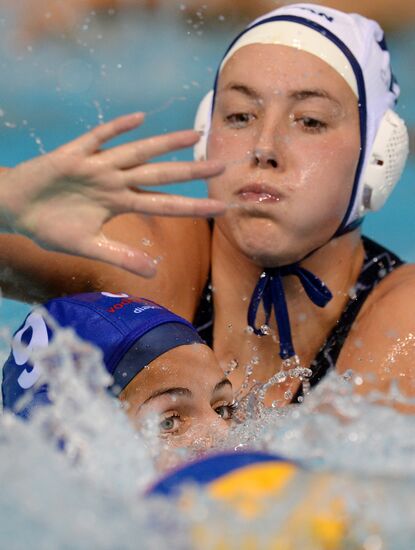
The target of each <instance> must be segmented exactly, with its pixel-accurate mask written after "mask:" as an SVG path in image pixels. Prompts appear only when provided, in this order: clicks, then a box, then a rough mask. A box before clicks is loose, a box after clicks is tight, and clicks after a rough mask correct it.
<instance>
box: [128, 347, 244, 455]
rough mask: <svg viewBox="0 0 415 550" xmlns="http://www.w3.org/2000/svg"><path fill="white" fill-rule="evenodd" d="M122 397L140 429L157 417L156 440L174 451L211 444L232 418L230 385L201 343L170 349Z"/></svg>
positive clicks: (210, 352)
mask: <svg viewBox="0 0 415 550" xmlns="http://www.w3.org/2000/svg"><path fill="white" fill-rule="evenodd" d="M120 399H121V400H122V401H124V402H126V403H128V407H126V409H127V410H126V412H127V414H128V416H129V417H130V418H131V420H132V421H133V422H134V424H135V425H137V427H138V428H140V427H142V426H143V425H144V423H145V422H146V420H147V419H149V418H153V419H154V418H157V422H158V427H159V433H160V436H161V437H163V438H165V439H166V440H167V442H168V443H169V445H171V446H174V447H195V448H205V447H209V446H211V445H212V444H213V443H214V442H215V440H217V439H220V437H221V436H222V435H224V433H226V431H227V428H228V426H229V423H230V420H231V417H232V402H233V392H232V385H231V383H230V382H229V380H228V379H227V378H225V377H224V375H223V371H222V370H221V368H220V367H219V364H218V362H217V360H216V358H215V356H214V354H213V352H212V350H211V349H210V348H208V347H207V346H205V345H202V344H192V345H184V346H179V347H177V348H173V349H171V350H170V351H168V352H166V353H164V354H163V355H161V356H160V357H158V358H157V359H155V360H154V361H152V362H151V363H150V365H149V366H148V367H147V368H145V369H144V370H143V371H141V372H140V374H139V375H138V376H136V377H135V378H134V379H133V380H132V381H131V382H130V384H129V385H128V386H127V387H126V388H125V389H124V390H123V391H122V393H121V394H120Z"/></svg>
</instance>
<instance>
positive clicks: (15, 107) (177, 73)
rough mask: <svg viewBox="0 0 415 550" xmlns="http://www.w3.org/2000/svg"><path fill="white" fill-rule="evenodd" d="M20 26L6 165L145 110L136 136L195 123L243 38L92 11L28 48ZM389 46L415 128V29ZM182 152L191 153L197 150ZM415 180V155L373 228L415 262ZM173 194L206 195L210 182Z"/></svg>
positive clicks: (0, 140) (6, 123) (1, 62)
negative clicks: (223, 62) (236, 40)
mask: <svg viewBox="0 0 415 550" xmlns="http://www.w3.org/2000/svg"><path fill="white" fill-rule="evenodd" d="M14 28H15V25H14V21H13V16H12V15H11V14H10V13H7V12H4V11H3V12H0V68H1V72H2V76H3V78H2V89H1V94H0V109H1V111H0V114H1V117H0V145H1V146H0V165H5V166H13V165H15V164H16V163H19V162H22V161H24V160H26V159H29V158H31V157H33V156H35V155H38V154H39V152H40V150H42V149H44V150H46V151H50V150H52V149H53V148H55V147H57V146H59V145H61V144H62V143H64V142H66V141H68V140H70V139H73V138H75V137H76V136H78V135H79V134H81V133H82V132H84V131H85V130H86V129H88V128H89V127H90V126H93V125H96V124H97V123H99V122H100V120H102V119H104V120H109V119H111V118H112V117H115V116H117V115H120V114H124V113H128V112H133V111H136V110H143V111H146V112H147V113H148V115H147V120H146V123H145V125H144V127H142V128H141V129H140V130H138V131H135V132H133V133H132V134H131V136H130V138H133V137H141V136H146V135H151V134H153V133H160V132H165V131H172V130H176V129H182V128H188V127H191V126H192V123H193V117H194V113H195V110H196V108H197V105H198V102H199V100H200V98H201V97H202V95H203V94H204V93H205V92H206V91H207V90H208V89H209V87H210V86H211V83H212V80H213V75H214V72H215V70H216V66H217V63H218V60H219V59H220V57H221V55H222V53H223V51H224V48H225V47H226V45H227V44H228V42H229V37H230V36H232V35H233V34H234V30H233V29H232V27H231V26H230V25H229V24H228V22H227V21H226V20H223V19H218V20H217V21H216V22H215V24H213V25H212V24H211V25H210V26H209V28H207V27H205V26H204V25H199V24H195V22H194V21H191V22H189V21H186V20H183V18H181V17H179V14H177V17H176V16H175V15H174V14H173V13H169V14H166V15H161V14H148V13H142V12H140V13H136V12H131V13H129V14H127V15H125V16H123V15H120V14H115V15H113V16H110V15H108V16H107V17H106V18H105V19H102V18H101V19H98V18H97V17H96V16H94V15H93V14H92V15H90V16H89V17H88V18H86V19H85V20H84V21H82V22H81V23H80V24H79V25H78V26H77V28H76V32H75V35H76V38H73V37H72V38H69V37H55V38H54V39H48V40H44V41H40V42H34V43H33V44H29V45H27V44H26V45H24V46H19V44H18V41H17V39H16V35H15V32H14ZM389 46H390V49H391V51H392V57H393V59H394V60H395V63H394V67H395V72H396V75H397V77H398V80H399V82H400V84H401V88H402V96H401V100H400V104H399V112H400V113H401V115H402V116H403V117H404V118H405V119H406V120H407V122H408V124H409V126H412V127H415V102H414V100H413V98H414V97H415V93H414V92H415V81H414V79H413V77H412V75H413V74H414V69H415V58H414V56H413V51H414V48H415V32H412V31H411V30H408V31H401V32H400V33H399V34H396V35H392V36H390V37H389ZM119 141H123V140H119ZM176 156H177V158H191V151H186V152H183V153H180V154H179V155H176ZM414 179H415V159H414V157H412V158H411V159H410V161H409V163H408V166H407V168H406V170H405V173H404V176H403V178H402V180H401V181H400V183H399V185H398V186H397V188H396V190H395V192H394V193H393V195H392V197H391V199H390V200H389V201H388V203H387V205H386V206H385V207H384V208H383V210H382V211H381V212H379V213H376V214H375V215H369V216H368V217H367V220H366V221H365V224H364V233H365V234H367V235H368V236H370V237H372V238H374V239H376V240H378V241H379V242H381V243H382V244H384V245H386V246H388V247H390V248H391V249H392V250H393V251H395V252H396V253H398V254H399V255H400V256H401V257H402V258H404V259H405V260H408V261H415V243H414V235H415V222H414V211H415V206H414V205H415V201H414V199H415V187H414ZM170 190H171V191H173V192H180V193H184V194H188V195H192V196H204V195H205V194H206V190H205V186H204V184H203V183H202V182H196V183H194V184H192V185H191V186H189V185H174V186H171V187H170ZM57 231H59V228H58V227H57ZM138 238H139V236H138ZM27 311H28V306H27V305H25V304H21V303H18V302H15V301H11V300H3V301H2V304H1V307H0V326H2V325H5V324H6V325H8V326H9V327H11V328H15V327H17V325H18V324H19V323H20V322H21V321H22V319H23V317H24V315H25V314H26V313H27ZM0 347H1V346H0Z"/></svg>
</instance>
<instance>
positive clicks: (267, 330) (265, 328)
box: [261, 325, 271, 335]
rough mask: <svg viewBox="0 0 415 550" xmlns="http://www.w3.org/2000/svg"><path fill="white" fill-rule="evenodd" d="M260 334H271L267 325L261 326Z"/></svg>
mask: <svg viewBox="0 0 415 550" xmlns="http://www.w3.org/2000/svg"><path fill="white" fill-rule="evenodd" d="M261 332H262V334H265V335H268V334H271V328H270V327H269V326H268V325H261Z"/></svg>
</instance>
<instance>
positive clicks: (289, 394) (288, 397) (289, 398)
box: [284, 390, 293, 401]
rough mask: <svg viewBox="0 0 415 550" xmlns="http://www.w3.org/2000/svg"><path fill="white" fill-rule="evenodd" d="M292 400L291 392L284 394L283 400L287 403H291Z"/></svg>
mask: <svg viewBox="0 0 415 550" xmlns="http://www.w3.org/2000/svg"><path fill="white" fill-rule="evenodd" d="M292 398H293V392H292V391H291V390H287V391H286V392H285V393H284V399H286V400H287V401H291V399H292Z"/></svg>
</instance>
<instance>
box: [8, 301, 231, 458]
mask: <svg viewBox="0 0 415 550" xmlns="http://www.w3.org/2000/svg"><path fill="white" fill-rule="evenodd" d="M48 316H50V318H52V319H53V320H54V321H55V322H56V323H57V324H58V325H60V326H62V327H71V328H73V329H74V331H75V332H76V334H77V335H78V336H79V337H80V338H81V339H83V340H85V341H87V342H90V343H92V344H94V345H95V346H97V347H98V348H99V349H100V350H101V351H102V354H103V363H104V365H105V367H106V369H107V370H108V372H109V373H110V374H111V376H112V377H113V383H112V386H111V388H110V389H111V392H112V393H113V394H114V395H116V396H118V397H119V399H121V400H122V401H123V403H124V404H126V405H127V406H126V407H125V408H126V412H127V414H128V416H129V417H130V418H131V420H132V421H133V422H134V423H135V424H136V425H137V426H138V427H140V426H141V425H142V423H143V420H144V419H145V418H147V417H148V416H149V415H150V414H151V415H152V416H153V417H154V416H156V417H158V418H159V430H160V435H161V436H163V437H165V438H167V439H168V442H169V444H171V445H174V446H177V447H190V446H192V444H193V443H194V442H195V441H198V442H199V446H201V444H203V441H204V440H206V441H207V442H208V443H209V442H212V440H213V439H214V435H215V434H217V435H221V432H223V431H224V430H226V427H227V424H229V420H230V419H231V416H232V408H233V405H232V399H233V396H232V386H231V384H230V382H229V381H228V380H227V379H226V378H225V377H224V376H223V372H222V371H221V369H220V367H219V365H218V364H217V361H216V359H215V356H214V354H213V352H212V351H211V350H210V349H209V348H208V347H207V346H206V345H205V344H204V342H203V341H202V339H201V338H200V336H199V335H198V333H197V332H196V331H195V329H194V328H193V327H192V325H191V324H190V323H189V322H187V321H186V320H185V319H183V318H181V317H179V316H177V315H175V314H173V313H172V312H170V311H168V310H166V309H165V308H163V307H161V306H159V305H158V304H155V303H154V302H150V301H148V300H144V299H142V298H136V297H134V296H129V295H127V294H121V295H111V294H109V293H105V292H103V293H99V292H96V293H88V294H80V295H76V296H70V297H65V298H58V299H55V300H51V301H49V302H48V303H46V304H45V305H44V307H43V308H36V309H34V310H33V311H32V312H31V313H30V314H29V315H28V317H27V318H26V320H25V321H24V323H23V325H22V326H21V327H20V328H19V329H18V330H17V332H16V333H15V335H14V338H13V346H12V351H11V353H10V356H9V358H8V360H7V361H6V363H5V365H4V369H3V383H2V391H3V405H4V407H5V408H6V409H11V410H14V411H15V412H16V413H17V414H19V415H20V416H22V417H24V418H27V417H29V416H30V415H31V414H33V411H34V409H35V408H36V407H39V406H41V405H45V404H47V403H50V400H49V396H48V387H47V385H46V384H42V385H40V387H38V388H36V389H35V391H34V393H33V397H30V398H29V399H30V400H29V403H25V404H24V406H23V408H22V407H21V402H22V399H21V398H22V397H23V396H25V395H27V392H28V391H30V390H31V388H33V387H34V385H35V384H36V382H37V381H38V380H39V376H40V374H41V367H39V365H38V364H37V363H36V361H35V362H34V363H32V362H31V361H30V358H29V355H30V354H31V353H33V351H34V350H36V349H37V348H42V347H43V348H44V347H46V346H48V345H49V343H53V334H54V329H53V328H52V324H51V322H50V321H48ZM74 359H75V358H74ZM19 402H20V403H19Z"/></svg>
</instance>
